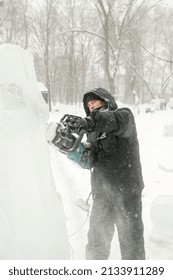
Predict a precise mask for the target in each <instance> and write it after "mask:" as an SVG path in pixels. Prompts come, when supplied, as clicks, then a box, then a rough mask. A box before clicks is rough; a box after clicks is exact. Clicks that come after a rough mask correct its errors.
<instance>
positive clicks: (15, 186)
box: [0, 44, 70, 260]
mask: <svg viewBox="0 0 173 280" xmlns="http://www.w3.org/2000/svg"><path fill="white" fill-rule="evenodd" d="M48 116H49V113H48V106H47V104H46V103H45V101H44V99H43V98H42V96H41V93H40V91H39V89H38V85H37V79H36V74H35V69H34V63H33V57H32V55H31V54H30V53H28V52H27V51H25V50H23V49H22V48H20V47H18V46H13V45H10V44H4V45H1V46H0V155H1V156H0V229H1V230H0V259H1V260H5V259H10V260H11V259H16V260H17V259H21V260H25V259H30V260H36V259H38V260H41V259H45V260H47V259H50V260H51V259H56V260H64V259H70V248H69V245H68V238H67V231H66V223H65V221H66V219H65V215H64V210H63V205H62V201H61V198H60V196H59V195H58V193H57V192H56V188H55V185H54V181H53V177H52V172H51V168H50V161H49V157H50V155H49V148H48V144H47V141H46V137H45V131H46V121H47V118H48ZM57 188H58V186H57Z"/></svg>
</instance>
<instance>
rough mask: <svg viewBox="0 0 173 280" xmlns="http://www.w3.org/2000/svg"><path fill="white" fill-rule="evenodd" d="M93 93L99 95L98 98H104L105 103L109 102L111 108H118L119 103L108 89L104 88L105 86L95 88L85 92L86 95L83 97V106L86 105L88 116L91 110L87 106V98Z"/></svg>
mask: <svg viewBox="0 0 173 280" xmlns="http://www.w3.org/2000/svg"><path fill="white" fill-rule="evenodd" d="M91 93H93V94H94V95H96V96H98V99H102V100H104V101H105V103H106V104H107V106H108V108H109V110H115V109H117V108H118V106H117V103H116V102H115V99H114V98H113V96H112V95H111V94H110V93H109V92H108V91H107V90H106V89H104V88H94V89H92V90H90V91H87V92H86V93H85V94H84V97H83V106H84V110H85V113H86V115H87V116H88V115H89V114H90V110H89V108H88V106H87V99H88V96H89V95H90V94H91Z"/></svg>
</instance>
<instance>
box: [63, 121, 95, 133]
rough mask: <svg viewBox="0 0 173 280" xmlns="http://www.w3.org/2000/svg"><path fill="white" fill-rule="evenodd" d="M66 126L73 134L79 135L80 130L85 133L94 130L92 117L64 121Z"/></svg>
mask: <svg viewBox="0 0 173 280" xmlns="http://www.w3.org/2000/svg"><path fill="white" fill-rule="evenodd" d="M66 125H67V126H69V127H70V128H71V130H72V131H73V132H75V133H79V131H80V130H82V129H84V130H85V131H86V132H89V131H91V130H92V129H93V128H94V125H95V121H94V119H93V118H92V117H86V118H77V119H72V118H69V119H66Z"/></svg>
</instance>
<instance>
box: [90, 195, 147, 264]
mask: <svg viewBox="0 0 173 280" xmlns="http://www.w3.org/2000/svg"><path fill="white" fill-rule="evenodd" d="M115 225H116V227H117V231H118V239H119V245H120V251H121V259H123V260H144V259H145V250H144V238H143V223H142V203H141V194H133V195H129V194H120V193H119V194H116V195H115V194H114V195H112V194H111V195H107V194H104V195H103V194H99V195H96V196H95V197H94V198H93V207H92V212H91V216H90V228H89V231H88V244H87V246H86V259H88V260H104V259H105V260H106V259H108V258H109V255H110V249H111V241H112V239H113V235H114V226H115Z"/></svg>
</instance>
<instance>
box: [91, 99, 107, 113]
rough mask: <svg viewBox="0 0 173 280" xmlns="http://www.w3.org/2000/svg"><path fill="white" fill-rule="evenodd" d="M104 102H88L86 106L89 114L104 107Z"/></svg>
mask: <svg viewBox="0 0 173 280" xmlns="http://www.w3.org/2000/svg"><path fill="white" fill-rule="evenodd" d="M104 104H105V103H104V102H103V101H101V100H90V101H89V102H88V104H87V106H88V108H89V110H90V112H92V111H93V110H95V109H97V108H100V107H102V106H104Z"/></svg>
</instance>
